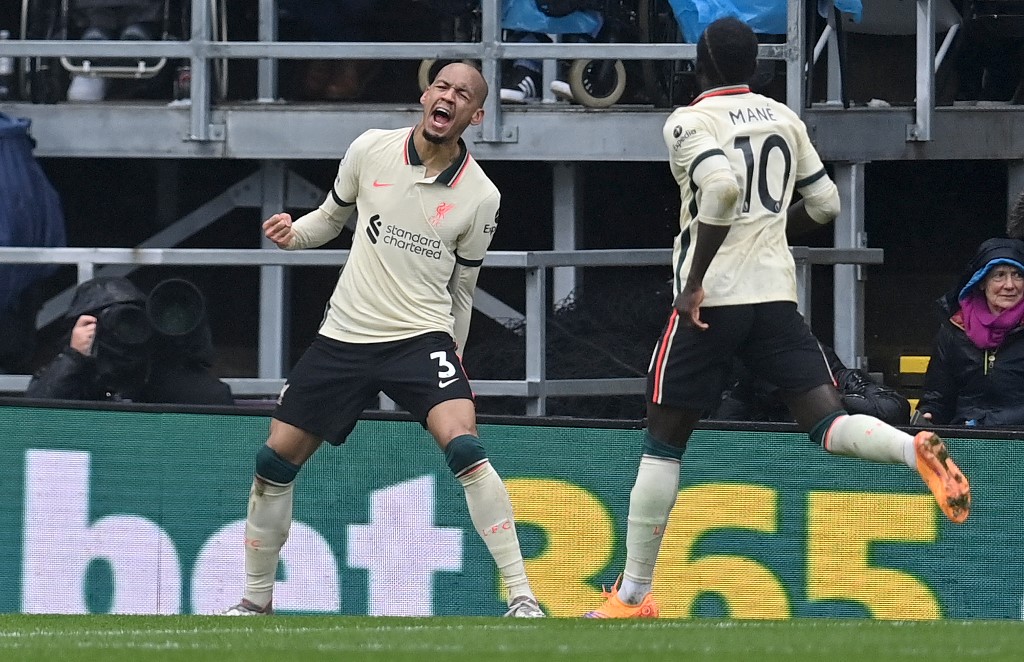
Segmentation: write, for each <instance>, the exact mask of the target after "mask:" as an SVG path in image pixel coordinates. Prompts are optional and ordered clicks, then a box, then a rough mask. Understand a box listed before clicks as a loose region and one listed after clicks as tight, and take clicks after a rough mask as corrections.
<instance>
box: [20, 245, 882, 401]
mask: <svg viewBox="0 0 1024 662" xmlns="http://www.w3.org/2000/svg"><path fill="white" fill-rule="evenodd" d="M791 250H792V253H793V257H794V259H795V261H796V264H797V285H798V287H797V289H798V298H799V303H798V305H799V307H800V309H801V311H802V312H803V313H804V315H805V317H807V318H808V319H809V318H810V307H809V302H810V292H811V267H812V266H813V265H836V264H861V265H868V264H881V263H882V259H883V251H882V249H879V248H850V249H837V248H808V247H805V246H794V247H792V248H791ZM671 253H672V251H671V250H670V249H629V250H621V249H617V250H579V251H494V252H491V253H488V254H487V257H486V258H485V260H484V264H483V266H484V268H485V269H522V270H524V271H525V275H526V282H525V289H526V292H525V293H526V299H525V301H526V305H525V308H526V309H525V311H524V313H525V315H524V317H525V322H526V323H525V342H526V357H525V374H524V376H523V379H518V380H473V388H474V390H475V392H476V393H477V394H478V395H482V396H513V397H519V398H525V399H526V401H527V406H526V411H527V413H528V414H530V415H543V414H545V413H546V411H547V398H549V397H559V396H594V395H630V394H642V393H643V392H644V388H645V379H644V378H607V379H558V380H553V379H548V378H547V360H546V352H545V347H546V335H545V334H546V328H547V324H546V320H547V315H548V311H549V310H550V309H551V305H550V303H549V292H548V289H549V288H548V271H549V270H550V269H552V268H555V267H647V266H666V267H667V266H668V265H669V264H670V261H671ZM348 255H349V251H347V250H303V251H280V250H276V249H274V250H264V249H209V248H202V249H180V248H179V249H161V248H144V249H131V248H0V264H65V265H76V266H77V270H78V281H79V282H84V281H86V280H89V279H90V278H92V277H93V274H94V273H95V269H96V265H99V264H123V265H135V266H190V265H191V266H221V267H223V266H237V267H258V266H268V265H280V266H289V267H315V266H330V267H334V268H337V267H339V266H340V265H342V264H344V262H345V261H346V259H347V258H348ZM254 296H259V295H258V294H254ZM261 300H262V299H261ZM637 341H638V342H652V343H653V342H654V339H653V338H638V339H637ZM258 350H259V351H260V352H263V351H270V350H272V348H265V347H259V348H258ZM28 381H29V376H28V375H0V392H8V393H20V392H23V391H24V389H25V387H26V386H27V385H28ZM224 381H225V382H227V383H228V384H229V385H230V386H231V388H232V392H233V393H234V394H235V395H236V396H271V395H276V394H277V393H278V391H279V390H280V388H281V386H282V384H283V383H284V377H283V376H282V375H278V376H277V377H272V378H262V379H259V378H229V379H225V380H224Z"/></svg>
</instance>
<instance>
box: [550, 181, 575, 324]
mask: <svg viewBox="0 0 1024 662" xmlns="http://www.w3.org/2000/svg"><path fill="white" fill-rule="evenodd" d="M551 168H552V175H553V177H554V181H553V182H552V187H551V190H552V195H553V197H554V200H553V205H552V213H551V221H552V233H553V236H552V245H551V247H552V248H553V249H555V250H556V251H574V250H576V249H578V248H579V239H580V232H581V230H580V224H579V218H578V217H577V214H578V212H579V210H580V208H581V205H580V204H579V184H580V182H579V181H578V177H579V174H580V168H579V165H578V164H576V163H562V162H559V163H554V164H552V166H551ZM581 276H582V272H580V270H579V269H577V268H575V267H560V268H558V269H554V270H553V272H552V274H551V289H552V292H551V299H552V301H553V303H554V305H555V306H558V305H559V304H561V303H563V302H565V301H566V300H568V299H569V297H571V296H573V293H574V292H576V291H577V288H579V287H580V285H581V284H582V282H581ZM577 294H578V293H577Z"/></svg>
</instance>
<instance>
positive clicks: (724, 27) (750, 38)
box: [696, 16, 757, 87]
mask: <svg viewBox="0 0 1024 662" xmlns="http://www.w3.org/2000/svg"><path fill="white" fill-rule="evenodd" d="M696 67H697V73H698V74H700V75H703V76H704V77H705V78H706V79H707V80H708V81H709V82H710V83H711V84H712V85H713V86H715V87H719V86H722V85H742V84H744V83H747V82H748V81H749V80H750V79H751V78H753V76H754V69H755V68H756V67H757V37H756V36H754V31H753V30H751V29H750V28H749V27H748V26H747V24H746V23H744V22H743V21H741V20H739V19H737V18H734V17H732V16H728V17H726V18H720V19H718V20H717V21H715V22H714V23H712V24H711V25H709V26H708V27H707V28H705V30H704V33H703V34H701V36H700V39H698V40H697V65H696Z"/></svg>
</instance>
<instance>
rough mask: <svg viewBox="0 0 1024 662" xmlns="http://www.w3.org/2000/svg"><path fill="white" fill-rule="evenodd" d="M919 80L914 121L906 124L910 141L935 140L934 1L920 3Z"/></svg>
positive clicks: (918, 28) (918, 35) (921, 0)
mask: <svg viewBox="0 0 1024 662" xmlns="http://www.w3.org/2000/svg"><path fill="white" fill-rule="evenodd" d="M916 13H917V49H916V52H917V81H916V92H917V94H916V95H915V102H916V111H915V114H914V121H913V123H911V124H908V125H907V140H908V141H915V140H924V141H927V140H931V139H932V115H933V114H934V112H935V2H934V0H917V12H916Z"/></svg>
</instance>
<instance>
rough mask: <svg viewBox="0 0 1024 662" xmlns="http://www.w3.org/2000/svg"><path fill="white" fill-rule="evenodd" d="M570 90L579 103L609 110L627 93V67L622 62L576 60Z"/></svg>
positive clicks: (570, 77)
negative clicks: (609, 107) (608, 108)
mask: <svg viewBox="0 0 1024 662" xmlns="http://www.w3.org/2000/svg"><path fill="white" fill-rule="evenodd" d="M569 89H570V90H572V96H573V98H574V99H575V100H576V102H577V103H580V104H582V105H584V106H587V107H588V108H607V107H608V106H611V105H613V104H615V103H617V102H618V100H619V99H621V98H622V93H623V92H625V91H626V66H625V65H624V64H622V60H574V61H573V63H572V67H571V68H570V69H569Z"/></svg>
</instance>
